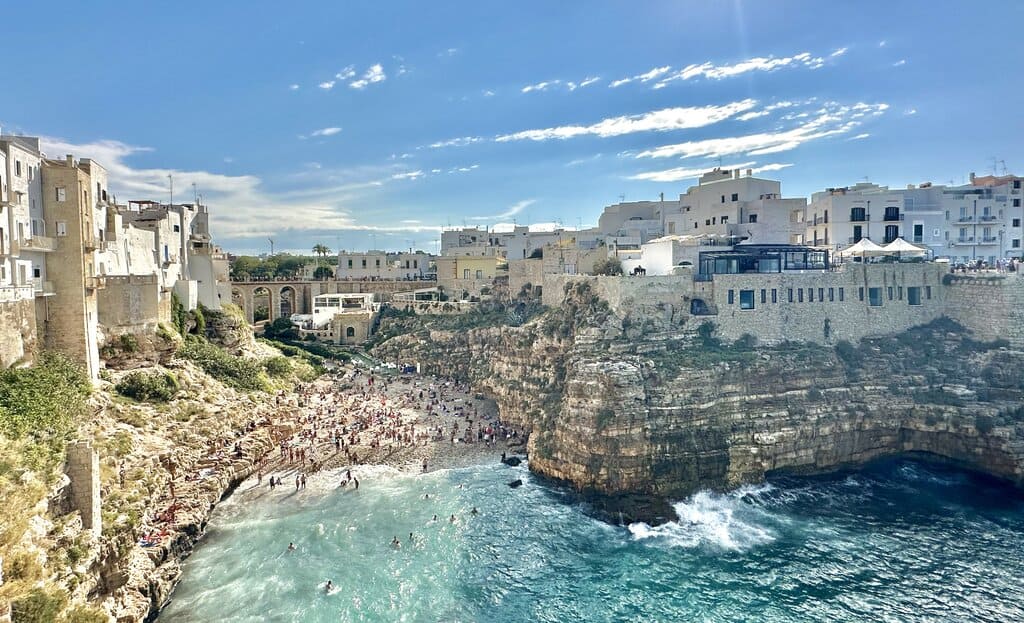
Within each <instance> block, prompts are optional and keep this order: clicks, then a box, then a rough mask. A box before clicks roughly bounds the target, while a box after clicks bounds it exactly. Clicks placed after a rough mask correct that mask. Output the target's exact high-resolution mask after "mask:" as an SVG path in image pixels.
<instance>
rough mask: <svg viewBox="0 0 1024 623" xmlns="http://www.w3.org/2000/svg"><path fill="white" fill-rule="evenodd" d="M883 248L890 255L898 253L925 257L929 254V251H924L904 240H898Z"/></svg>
mask: <svg viewBox="0 0 1024 623" xmlns="http://www.w3.org/2000/svg"><path fill="white" fill-rule="evenodd" d="M883 248H884V249H885V250H886V252H888V253H896V254H899V255H924V254H925V253H927V252H928V249H922V248H921V247H918V246H915V245H912V244H910V243H909V242H907V241H906V240H904V239H903V238H897V239H896V240H893V241H892V242H890V243H889V244H887V245H885V247H883Z"/></svg>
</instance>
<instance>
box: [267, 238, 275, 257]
mask: <svg viewBox="0 0 1024 623" xmlns="http://www.w3.org/2000/svg"><path fill="white" fill-rule="evenodd" d="M267 240H269V241H270V255H271V256H273V255H274V239H273V238H267Z"/></svg>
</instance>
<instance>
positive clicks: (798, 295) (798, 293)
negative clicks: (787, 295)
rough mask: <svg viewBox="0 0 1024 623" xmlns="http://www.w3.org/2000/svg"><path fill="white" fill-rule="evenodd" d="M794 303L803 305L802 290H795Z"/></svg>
mask: <svg viewBox="0 0 1024 623" xmlns="http://www.w3.org/2000/svg"><path fill="white" fill-rule="evenodd" d="M796 302H797V303H803V302H804V289H803V288H797V289H796Z"/></svg>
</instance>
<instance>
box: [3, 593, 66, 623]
mask: <svg viewBox="0 0 1024 623" xmlns="http://www.w3.org/2000/svg"><path fill="white" fill-rule="evenodd" d="M67 603H68V600H67V597H65V596H64V595H63V594H61V593H57V592H48V591H45V590H43V589H41V588H34V589H32V590H31V591H30V592H29V593H28V594H27V595H25V596H24V597H22V598H21V599H18V600H17V601H15V602H14V603H12V604H11V620H12V621H13V622H14V623H53V622H54V621H56V620H57V616H58V615H59V614H60V612H61V610H63V609H64V607H65V606H66V605H67Z"/></svg>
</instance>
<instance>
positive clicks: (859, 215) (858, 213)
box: [850, 208, 867, 223]
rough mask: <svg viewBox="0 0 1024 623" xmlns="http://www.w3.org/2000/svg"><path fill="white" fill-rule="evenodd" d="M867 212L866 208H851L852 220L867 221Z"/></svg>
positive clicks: (854, 221) (856, 221)
mask: <svg viewBox="0 0 1024 623" xmlns="http://www.w3.org/2000/svg"><path fill="white" fill-rule="evenodd" d="M866 220H867V218H866V213H865V211H864V208H850V221H851V222H853V223H859V222H862V221H866Z"/></svg>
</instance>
